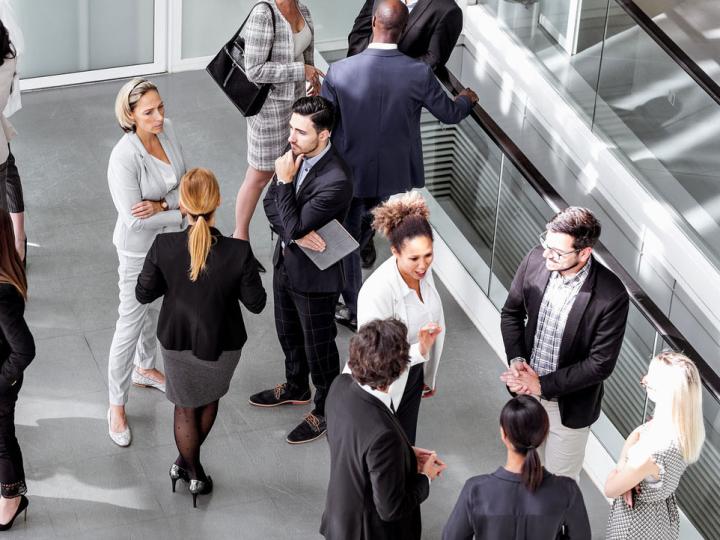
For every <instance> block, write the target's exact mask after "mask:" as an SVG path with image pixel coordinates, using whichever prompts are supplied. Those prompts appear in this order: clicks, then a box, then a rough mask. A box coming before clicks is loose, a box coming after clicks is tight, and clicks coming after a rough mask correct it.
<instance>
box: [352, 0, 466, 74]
mask: <svg viewBox="0 0 720 540" xmlns="http://www.w3.org/2000/svg"><path fill="white" fill-rule="evenodd" d="M374 7H375V0H366V1H365V4H364V5H363V7H362V9H361V10H360V13H359V14H358V16H357V18H356V19H355V23H354V24H353V28H352V30H351V31H350V35H349V36H348V56H353V55H355V54H358V53H361V52H362V51H364V50H365V49H366V48H367V46H368V43H370V39H372V14H373V11H374ZM462 26H463V14H462V10H461V9H460V7H459V6H458V5H457V4H456V3H455V1H454V0H419V1H418V3H417V4H416V5H415V7H414V8H413V10H412V11H411V12H410V18H409V19H408V23H407V26H406V27H405V31H404V32H403V35H402V37H401V38H400V42H399V43H398V48H399V49H400V51H401V52H403V53H405V54H407V55H408V56H411V57H413V58H417V59H418V60H422V61H423V62H425V63H426V64H428V65H429V66H430V67H431V68H433V70H437V69H438V68H440V67H444V66H445V64H447V61H448V59H449V58H450V54H451V53H452V51H453V49H454V48H455V44H456V43H457V40H458V38H459V37H460V32H462Z"/></svg>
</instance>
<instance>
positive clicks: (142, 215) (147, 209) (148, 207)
mask: <svg viewBox="0 0 720 540" xmlns="http://www.w3.org/2000/svg"><path fill="white" fill-rule="evenodd" d="M162 211H163V207H162V202H160V201H140V202H139V203H135V204H134V205H133V206H132V208H130V213H131V214H132V216H133V217H135V218H138V219H147V218H149V217H151V216H154V215H155V214H159V213H160V212H162Z"/></svg>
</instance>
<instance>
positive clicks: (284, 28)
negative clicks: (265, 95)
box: [241, 0, 315, 101]
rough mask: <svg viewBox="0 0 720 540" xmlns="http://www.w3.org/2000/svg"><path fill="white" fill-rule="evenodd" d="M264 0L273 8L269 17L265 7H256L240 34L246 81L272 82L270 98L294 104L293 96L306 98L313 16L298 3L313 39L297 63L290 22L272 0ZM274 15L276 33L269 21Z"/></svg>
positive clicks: (310, 58)
mask: <svg viewBox="0 0 720 540" xmlns="http://www.w3.org/2000/svg"><path fill="white" fill-rule="evenodd" d="M267 1H268V3H269V4H270V5H271V6H272V14H271V13H270V10H269V9H268V7H267V6H266V5H264V4H259V5H256V6H255V8H254V9H253V10H252V12H251V14H250V18H249V19H248V21H247V23H246V24H245V28H243V31H242V34H241V35H242V36H243V38H244V39H245V71H246V73H247V76H248V79H250V80H251V81H252V82H254V83H256V84H261V83H272V85H273V86H272V88H271V90H270V97H272V98H274V99H280V100H285V101H294V100H295V96H304V95H305V64H308V65H311V66H312V65H314V63H313V56H314V54H315V44H314V41H315V30H314V28H313V21H312V17H311V16H310V11H309V10H308V8H307V7H305V5H304V4H301V3H300V2H298V8H299V9H300V13H302V16H303V17H304V18H305V22H306V23H307V25H308V27H310V33H311V34H312V35H313V39H312V40H311V41H310V46H309V47H308V48H307V49H305V52H304V53H303V62H296V61H295V45H294V44H293V34H292V28H291V27H290V23H288V22H287V20H286V19H285V17H283V16H282V14H281V13H280V11H278V9H277V7H276V6H275V2H274V1H273V0H267ZM273 15H274V16H275V34H273V22H272V18H271V17H272V16H273ZM271 49H272V54H271V55H270V60H268V55H269V54H270V50H271Z"/></svg>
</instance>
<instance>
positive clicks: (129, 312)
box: [107, 79, 185, 446]
mask: <svg viewBox="0 0 720 540" xmlns="http://www.w3.org/2000/svg"><path fill="white" fill-rule="evenodd" d="M115 116H116V117H117V120H118V123H119V124H120V127H121V128H122V129H123V131H125V135H124V136H123V137H122V138H121V139H120V141H118V143H117V144H116V145H115V148H113V151H112V154H111V155H110V162H109V164H108V184H109V186H110V194H111V195H112V199H113V203H114V204H115V208H116V209H117V212H118V217H117V222H116V223H115V232H114V233H113V243H114V244H115V247H116V248H117V253H118V260H119V266H118V274H119V281H118V286H119V288H120V306H119V307H118V314H119V317H118V321H117V325H116V327H115V334H114V335H113V340H112V344H111V346H110V355H109V360H108V389H109V394H110V408H109V409H108V414H107V418H108V433H109V435H110V438H111V439H112V441H113V442H114V443H115V444H117V445H119V446H128V445H129V444H130V441H131V438H132V437H131V433H130V426H129V425H128V422H127V417H126V416H125V403H127V398H128V391H129V390H130V383H131V382H132V383H133V384H135V385H136V386H144V387H153V388H157V389H158V390H161V391H163V392H164V391H165V376H164V375H163V374H162V373H161V372H160V371H158V370H157V369H156V368H155V357H156V354H155V353H156V350H157V342H156V339H155V327H156V325H157V314H158V310H157V309H152V308H149V306H148V305H143V304H140V303H139V302H138V301H137V299H136V298H135V285H136V283H137V278H138V275H139V274H140V271H141V270H142V266H143V263H144V261H145V255H146V254H147V252H148V250H149V249H150V246H151V245H152V243H153V240H155V236H157V235H158V234H159V233H163V232H171V231H179V230H180V229H181V228H182V226H183V216H182V214H181V212H180V210H179V197H178V190H177V187H178V183H179V181H180V178H182V176H183V175H184V174H185V162H184V160H183V155H182V148H181V147H180V144H179V143H178V141H177V138H176V137H175V134H174V132H173V130H172V125H171V123H170V121H169V120H167V119H166V118H165V107H164V104H163V102H162V99H161V98H160V94H159V92H158V90H157V87H156V86H155V85H154V84H153V83H151V82H150V81H147V80H145V79H133V80H131V81H129V82H128V83H126V84H125V85H124V86H123V87H122V88H121V89H120V92H119V93H118V96H117V99H116V101H115ZM133 363H134V364H135V366H136V367H135V368H134V369H133Z"/></svg>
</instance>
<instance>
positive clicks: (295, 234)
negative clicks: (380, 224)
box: [263, 147, 353, 293]
mask: <svg viewBox="0 0 720 540" xmlns="http://www.w3.org/2000/svg"><path fill="white" fill-rule="evenodd" d="M352 195H353V188H352V182H351V180H350V172H349V170H348V168H347V165H345V162H344V161H343V160H342V159H341V158H340V156H339V155H338V154H337V152H335V148H334V147H330V150H328V152H327V153H326V154H325V155H324V156H323V157H322V158H321V159H320V161H318V162H317V163H316V164H315V165H314V166H313V168H312V169H310V172H309V173H308V174H307V176H306V177H305V179H304V180H303V183H302V185H301V186H300V189H299V190H298V192H297V194H296V193H295V182H294V181H293V182H290V183H288V184H281V185H278V182H277V180H276V179H275V177H273V179H272V180H271V181H270V187H269V188H268V190H267V193H266V194H265V199H264V200H263V205H264V206H265V215H266V216H267V218H268V221H269V222H270V227H271V228H272V230H273V231H275V233H276V234H277V235H278V241H277V244H276V245H275V253H274V254H273V266H275V267H276V268H277V267H278V266H280V264H281V263H284V265H285V270H286V272H287V276H288V279H289V280H290V284H291V286H292V288H293V289H294V290H296V291H299V292H306V293H310V292H313V293H316V292H317V293H331V292H339V291H341V290H342V288H343V284H344V282H345V274H344V272H343V265H342V261H339V262H337V263H335V264H333V265H332V266H330V267H329V268H326V269H325V270H320V269H319V268H318V267H317V266H315V263H313V262H312V261H311V260H310V258H309V257H308V256H307V255H305V253H304V252H303V251H302V250H301V249H300V247H298V246H297V244H295V243H294V242H293V241H294V240H298V239H300V238H302V237H303V236H305V235H306V234H307V233H309V232H310V231H314V230H317V229H319V228H321V227H322V226H323V225H326V224H327V223H330V222H331V221H332V220H334V219H337V220H338V221H339V222H340V223H342V222H343V221H345V216H346V214H347V212H348V209H349V208H350V201H351V200H352ZM283 242H284V243H285V248H284V249H283V247H282V243H283Z"/></svg>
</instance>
